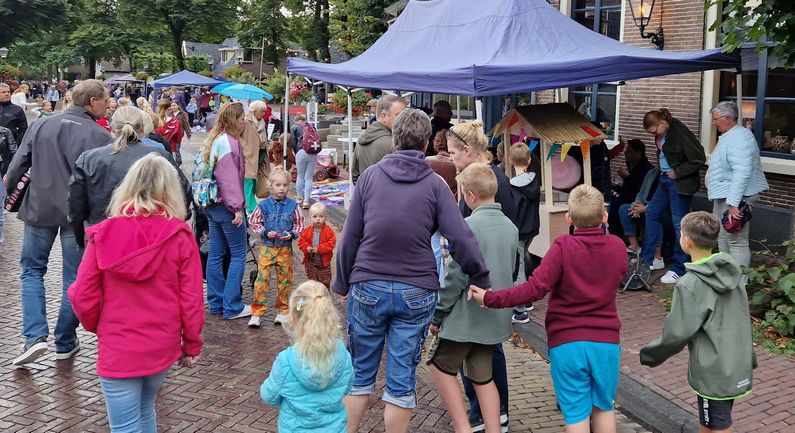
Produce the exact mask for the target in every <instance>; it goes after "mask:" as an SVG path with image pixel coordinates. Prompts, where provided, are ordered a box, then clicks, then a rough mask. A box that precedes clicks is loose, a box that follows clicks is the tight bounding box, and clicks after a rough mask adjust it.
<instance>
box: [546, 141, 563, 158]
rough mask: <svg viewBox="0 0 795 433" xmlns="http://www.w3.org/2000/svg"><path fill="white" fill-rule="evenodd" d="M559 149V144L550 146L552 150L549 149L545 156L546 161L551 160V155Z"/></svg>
mask: <svg viewBox="0 0 795 433" xmlns="http://www.w3.org/2000/svg"><path fill="white" fill-rule="evenodd" d="M558 149H560V143H555V144H553V145H552V148H551V149H549V153H548V154H547V159H549V158H552V155H554V154H555V152H557V151H558Z"/></svg>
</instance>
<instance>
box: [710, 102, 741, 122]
mask: <svg viewBox="0 0 795 433" xmlns="http://www.w3.org/2000/svg"><path fill="white" fill-rule="evenodd" d="M710 113H718V114H720V115H721V117H723V116H725V117H731V118H732V120H734V121H735V122H736V121H737V118H738V117H739V115H738V114H737V103H735V102H734V101H721V102H718V105H716V106H715V108H713V109H712V110H711V111H710Z"/></svg>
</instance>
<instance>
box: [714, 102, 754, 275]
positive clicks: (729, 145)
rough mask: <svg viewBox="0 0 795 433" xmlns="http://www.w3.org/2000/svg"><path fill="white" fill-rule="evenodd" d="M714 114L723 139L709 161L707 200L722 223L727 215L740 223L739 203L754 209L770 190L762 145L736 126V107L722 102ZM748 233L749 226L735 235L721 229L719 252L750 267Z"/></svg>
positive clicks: (746, 130)
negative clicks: (764, 168) (763, 161)
mask: <svg viewBox="0 0 795 433" xmlns="http://www.w3.org/2000/svg"><path fill="white" fill-rule="evenodd" d="M711 113H712V124H713V125H715V127H717V128H718V131H719V132H720V133H721V136H720V139H719V140H718V145H717V146H716V147H715V151H714V152H713V153H712V157H711V158H710V160H709V169H708V170H707V176H706V184H707V196H708V198H709V199H710V200H712V202H713V211H712V212H713V214H715V216H717V217H718V218H719V219H720V218H722V217H723V213H724V212H726V211H728V214H729V218H732V219H735V218H736V219H739V218H741V215H740V211H739V209H738V207H739V206H740V202H741V201H744V202H746V203H748V204H751V205H753V204H754V203H756V201H757V200H759V196H760V195H761V194H762V193H763V192H765V191H767V190H768V189H769V187H768V183H767V179H766V178H765V173H764V171H762V161H761V159H760V158H759V145H758V144H757V142H756V138H754V134H753V133H752V132H751V131H750V130H748V129H747V128H744V127H743V126H742V125H738V124H737V117H738V114H737V104H736V103H734V102H733V101H723V102H720V103H718V105H717V106H715V108H713V109H712V111H711ZM748 230H749V224H745V226H744V227H743V228H742V229H741V230H740V231H738V232H735V233H729V232H727V231H726V230H724V228H723V226H721V229H720V237H719V238H718V248H719V249H720V252H722V253H728V254H730V255H731V256H732V257H733V258H734V260H736V261H737V263H739V264H740V265H743V266H748V265H749V264H750V263H751V249H750V247H749V245H748Z"/></svg>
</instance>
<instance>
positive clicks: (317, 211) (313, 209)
mask: <svg viewBox="0 0 795 433" xmlns="http://www.w3.org/2000/svg"><path fill="white" fill-rule="evenodd" d="M315 215H323V216H328V211H327V210H326V205H324V204H323V203H321V202H316V203H315V204H313V205H312V206H310V207H309V216H310V217H313V216H315Z"/></svg>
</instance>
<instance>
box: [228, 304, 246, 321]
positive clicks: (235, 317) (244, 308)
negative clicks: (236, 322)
mask: <svg viewBox="0 0 795 433" xmlns="http://www.w3.org/2000/svg"><path fill="white" fill-rule="evenodd" d="M250 315H251V306H250V305H246V306H244V307H243V311H241V312H239V313H238V314H237V316H233V317H230V318H228V319H226V320H233V319H242V318H244V317H248V316H250Z"/></svg>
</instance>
